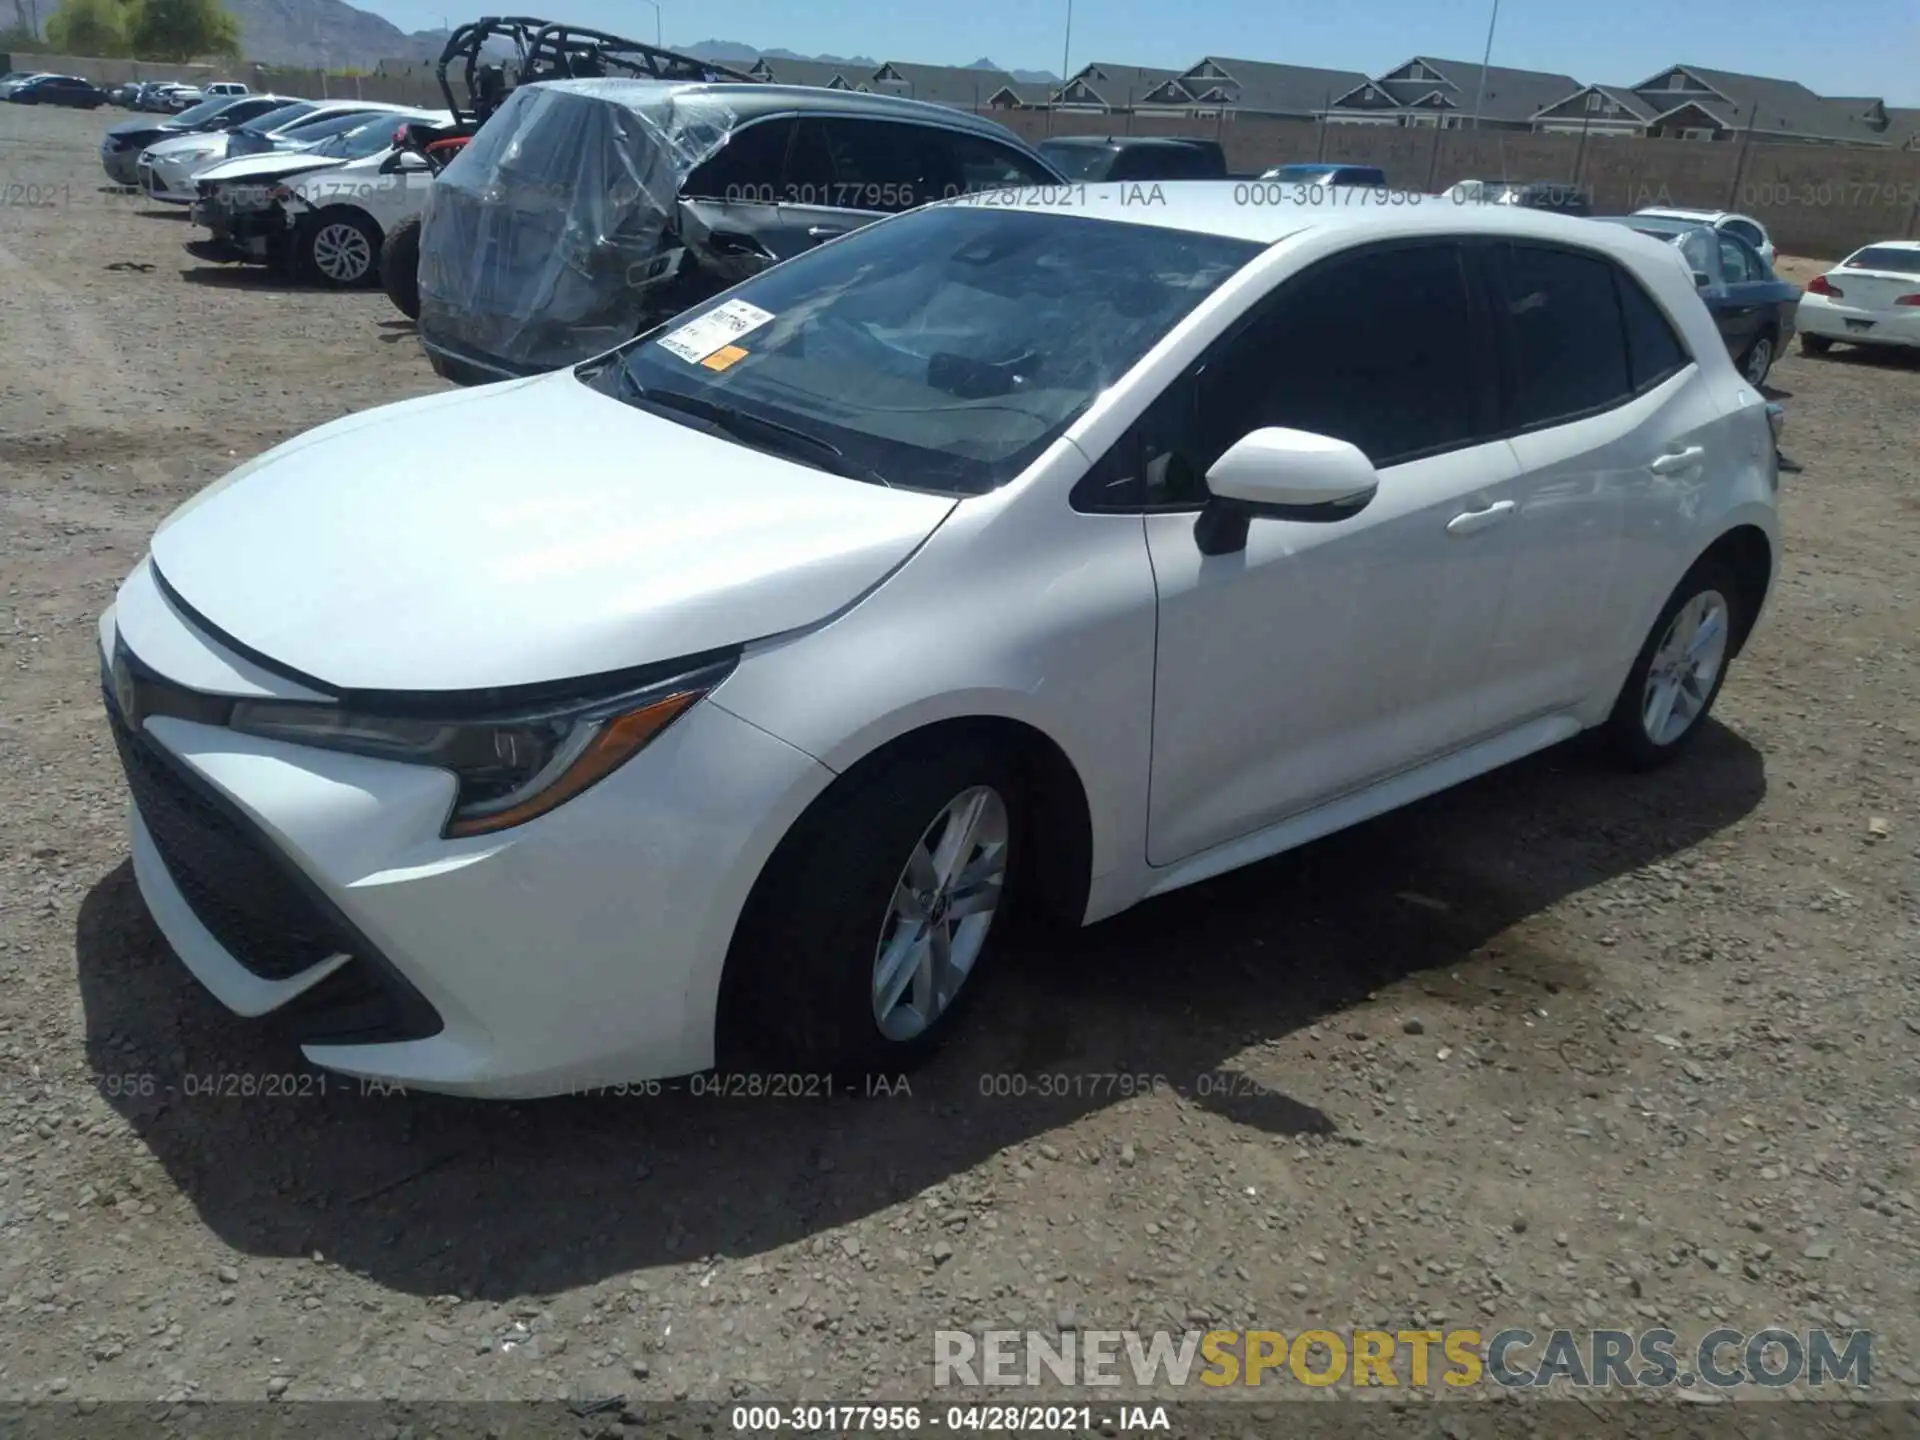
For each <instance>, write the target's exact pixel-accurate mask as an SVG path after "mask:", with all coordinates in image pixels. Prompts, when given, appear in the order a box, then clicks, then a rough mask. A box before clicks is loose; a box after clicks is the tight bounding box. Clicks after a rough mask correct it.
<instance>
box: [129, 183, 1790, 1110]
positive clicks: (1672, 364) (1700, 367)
mask: <svg viewBox="0 0 1920 1440" xmlns="http://www.w3.org/2000/svg"><path fill="white" fill-rule="evenodd" d="M1260 198H1262V199H1268V198H1282V197H1264V196H1263V197H1260ZM1401 198H1402V199H1403V200H1404V202H1405V203H1400V204H1392V205H1389V204H1385V203H1382V204H1370V205H1362V204H1356V203H1353V202H1352V201H1351V199H1349V200H1347V201H1343V202H1337V203H1329V204H1326V205H1321V206H1302V205H1289V204H1286V203H1284V202H1283V203H1280V204H1277V205H1275V204H1268V205H1254V204H1251V203H1244V202H1246V201H1247V192H1246V187H1235V186H1234V185H1232V184H1228V183H1190V184H1182V185H1166V186H1163V187H1160V188H1159V189H1158V190H1156V191H1154V192H1151V195H1150V197H1143V196H1142V194H1141V192H1140V191H1139V187H1130V188H1129V187H1099V186H1090V187H1073V188H1071V189H1063V190H1059V191H1055V192H1051V193H1040V192H1031V191H1029V192H1024V193H1019V194H1009V195H996V196H989V197H973V198H972V199H969V200H963V201H960V202H955V203H947V204H941V205H935V206H932V207H928V208H923V209H919V210H915V211H911V212H908V213H905V214H902V215H900V216H897V217H895V218H892V219H888V220H885V221H882V222H880V223H878V224H875V225H873V226H870V227H867V228H865V229H862V230H859V231H857V232H854V233H852V234H849V235H847V236H845V237H844V238H840V239H836V240H833V241H831V242H830V243H828V244H826V245H823V246H821V247H819V248H818V249H815V250H813V251H811V252H809V253H807V254H804V255H802V256H801V257H799V258H797V259H794V260H791V261H789V262H788V263H786V264H783V265H780V266H778V267H776V268H773V269H770V270H767V271H765V272H764V273H762V274H761V275H759V276H758V277H756V278H754V279H751V280H748V281H746V282H745V283H743V284H741V285H739V286H737V287H736V288H735V289H733V290H732V291H730V292H728V293H727V294H725V295H723V296H721V297H719V298H718V299H716V300H714V301H712V302H710V303H708V304H705V305H703V306H701V307H699V308H698V309H696V310H694V311H689V312H688V313H687V314H685V315H683V316H681V317H679V318H678V319H677V320H675V321H673V322H671V323H669V324H668V325H667V326H665V327H663V328H661V329H659V330H657V331H654V332H652V333H651V334H649V335H647V336H644V337H641V338H639V339H637V340H635V341H633V342H631V343H629V344H628V345H626V346H624V347H622V348H621V349H620V350H618V351H615V352H613V353H612V354H610V355H607V356H603V357H600V358H598V359H596V360H594V361H591V362H588V363H587V364H585V365H583V366H581V367H579V368H578V369H575V370H568V371H560V372H556V373H553V374H549V375H543V376H537V377H534V378H532V379H528V380H518V381H509V382H507V383H504V384H499V385H493V386H489V387H485V388H481V389H473V390H463V391H458V392H454V393H449V394H439V395H432V396H428V397H425V398H422V399H417V400H412V401H407V402H404V403H401V404H396V405H390V406H386V407H384V408H381V409H378V410H373V411H368V412H365V413H362V414H357V415H352V416H348V417H347V418H345V419H341V420H337V421H335V422H333V423H331V424H328V425H324V426H322V427H320V428H319V429H317V430H314V431H311V432H309V433H307V434H305V435H302V436H300V437H298V438H297V439H294V440H291V441H289V442H287V443H286V444H284V445H281V446H279V447H277V448H275V449H273V450H271V451H269V452H267V453H266V454H264V455H261V456H259V457H257V458H256V459H254V460H251V461H249V462H248V463H246V464H244V465H242V466H241V467H240V468H239V469H238V470H236V471H234V472H233V473H232V474H231V475H229V476H228V477H226V478H225V479H224V480H221V481H219V482H218V483H216V484H214V485H213V486H211V487H210V488H208V489H207V490H205V491H204V492H202V493H201V494H200V495H198V496H197V497H195V498H194V499H192V500H190V501H189V502H188V503H187V504H185V505H184V506H182V507H181V508H180V509H179V510H178V511H177V512H176V513H175V514H174V515H173V516H171V517H170V518H169V519H168V520H167V521H166V522H165V524H163V525H162V527H161V528H160V530H159V531H158V532H157V533H156V535H155V537H154V540H153V544H152V550H151V554H150V555H149V556H148V557H147V558H145V559H143V560H142V561H141V563H140V565H139V567H138V568H137V569H135V571H134V572H133V574H132V575H131V576H130V577H129V578H128V579H127V581H126V582H125V584H124V586H123V587H122V589H121V590H120V592H119V595H118V597H117V599H116V601H115V603H114V605H113V607H112V609H111V610H109V611H108V613H107V614H106V615H105V616H104V617H103V619H102V621H101V625H100V641H101V646H102V656H103V663H104V682H105V691H106V703H107V706H108V709H109V713H110V717H111V723H112V727H113V731H114V734H115V736H116V738H117V740H118V744H119V749H120V754H121V758H122V760H123V761H124V764H125V768H126V772H127V775H128V778H129V781H130V783H131V789H132V792H133V799H134V807H133V816H132V849H133V859H134V868H135V874H136V875H137V877H138V881H139V885H140V889H141V891H142V893H143V894H144V895H145V897H146V901H147V903H148V905H149V907H150V908H151V910H152V912H153V915H154V917H155V919H156V920H157V921H158V922H159V925H160V928H161V929H162V931H163V932H164V933H165V935H166V937H167V938H168V940H169V941H170V942H171V944H172V946H173V948H174V949H175V950H176V951H177V952H178V953H179V955H180V958H181V959H182V960H183V961H184V962H185V963H186V965H187V966H188V968H189V969H191V970H192V972H193V973H194V974H195V975H197V976H198V977H199V979H200V980H201V981H202V982H203V983H204V984H205V985H206V987H207V988H208V989H209V990H211V991H212V992H213V994H214V995H216V996H217V997H218V998H219V999H220V1000H221V1001H222V1002H223V1003H224V1004H226V1005H227V1006H228V1007H229V1008H230V1009H232V1010H234V1011H236V1012H238V1013H240V1014H242V1015H249V1016H253V1015H263V1014H265V1013H267V1012H270V1011H285V1012H286V1017H285V1018H287V1019H289V1020H291V1021H294V1022H295V1023H296V1024H297V1026H298V1030H297V1032H296V1033H298V1034H300V1035H301V1036H302V1037H303V1041H302V1043H303V1045H304V1049H305V1053H306V1054H307V1056H308V1057H309V1058H310V1059H312V1060H313V1061H315V1062H317V1063H318V1064H321V1065H324V1066H328V1067H332V1068H334V1069H336V1070H340V1071H344V1072H348V1073H351V1074H357V1075H361V1076H367V1077H378V1078H379V1079H381V1080H383V1081H388V1082H394V1083H399V1084H405V1085H413V1086H419V1087H423V1088H429V1089H439V1090H447V1091H455V1092H463V1093H468V1094H477V1095H498V1096H534V1095H543V1094H555V1093H561V1092H565V1091H569V1090H572V1089H575V1088H579V1087H588V1086H595V1085H602V1084H610V1083H618V1082H624V1081H634V1080H640V1079H646V1078H654V1077H665V1076H671V1075H677V1074H685V1073H689V1072H695V1071H699V1070H702V1069H705V1068H707V1067H709V1066H711V1065H714V1064H716V1063H718V1064H723V1065H729V1066H731V1065H735V1064H738V1065H741V1066H745V1065H749V1064H751V1065H752V1066H754V1067H756V1068H758V1067H778V1069H779V1070H780V1071H781V1072H782V1073H788V1074H809V1075H812V1074H835V1075H842V1076H844V1075H848V1074H856V1073H863V1072H864V1073H872V1072H875V1071H881V1072H893V1071H898V1070H901V1069H904V1068H905V1067H907V1066H909V1065H911V1064H913V1063H915V1062H917V1061H918V1060H920V1059H921V1058H923V1057H924V1055H925V1054H926V1052H927V1051H928V1050H929V1048H930V1047H931V1046H932V1045H933V1044H934V1043H935V1042H937V1041H938V1040H939V1039H940V1037H941V1036H942V1035H943V1034H944V1033H946V1032H947V1031H948V1029H949V1028H950V1026H951V1024H952V1023H953V1021H954V1020H955V1018H956V1015H957V1013H958V1002H962V1001H964V1000H965V999H966V998H967V997H968V995H969V994H971V993H972V992H973V991H974V989H975V988H977V987H976V986H975V984H974V982H975V979H976V977H977V976H978V974H979V973H980V971H981V968H982V967H983V966H984V965H987V964H988V963H990V961H991V960H992V957H993V954H994V951H995V948H996V946H997V945H998V944H999V943H1001V942H1002V941H1003V940H1004V937H1005V933H1006V930H1007V926H1008V923H1009V921H1011V920H1014V919H1016V918H1018V916H1019V915H1020V914H1022V913H1025V914H1028V915H1033V916H1052V917H1056V918H1062V919H1065V920H1066V921H1068V922H1070V923H1090V922H1093V921H1096V920H1099V919H1101V918H1102V917H1105V916H1109V915H1113V914H1114V913H1116V912H1118V911H1121V910H1124V909H1126V908H1127V907H1129V906H1131V905H1133V904H1136V903H1137V902H1139V901H1141V900H1144V899H1146V898H1147V897H1149V896H1153V895H1159V894H1163V893H1165V892H1167V891H1170V890H1174V889H1177V888H1179V887H1181V886H1183V885H1188V884H1192V883H1193V882H1195V881H1198V880H1203V879H1205V878H1207V877H1209V876H1212V875H1217V874H1219V873H1220V872H1222V871H1226V870H1230V869H1233V868H1234V867H1236V866H1240V865H1245V864H1248V863H1249V862H1251V861H1255V860H1259V859H1261V858H1262V857H1264V856H1269V855H1272V854H1274V853H1276V852H1278V851H1282V850H1286V849H1288V848H1289V847H1292V846H1296V845H1299V844H1302V843H1303V842H1306V841H1309V840H1312V839H1314V838H1315V837H1317V836H1321V835H1325V834H1327V833H1328V832H1330V831H1333V830H1337V829H1339V828H1341V827H1343V826H1347V825H1351V824H1353V823H1355V822H1356V821H1360V820H1363V819H1365V818H1367V817H1368V816H1372V815H1376V814H1378V813H1380V812H1382V811H1386V810H1390V809H1392V808H1394V807H1396V806H1400V805H1404V804H1406V803H1407V802H1409V801H1412V800H1414V799H1416V798H1418V797H1420V796H1423V795H1427V794H1429V793H1431V792H1433V791H1437V790H1440V789H1442V788H1443V787H1446V786H1449V785H1452V784H1455V783H1457V782H1459V781H1462V780H1465V779H1467V778H1469V777H1470V776H1473V775H1477V774H1479V773H1481V772H1483V771H1486V770H1488V769H1491V768H1493V767H1495V766H1498V765H1502V764H1505V763H1507V762H1509V761H1512V760H1514V759H1516V758H1518V757H1520V756H1523V755H1526V754H1528V753H1529V752H1531V751H1537V750H1539V749H1541V748H1542V747H1545V746H1549V745H1552V744H1554V743H1556V742H1558V741H1562V740H1565V739H1567V738H1569V737H1571V736H1573V735H1575V734H1577V733H1579V732H1581V731H1583V730H1590V729H1593V730H1599V731H1602V732H1604V733H1605V735H1606V737H1607V738H1608V740H1609V741H1610V742H1611V743H1612V746H1613V748H1614V749H1615V750H1616V751H1617V752H1618V753H1619V755H1621V756H1622V757H1623V758H1624V759H1626V760H1627V761H1628V762H1630V763H1633V764H1637V765H1649V764H1652V763H1656V762H1659V761H1661V760H1664V759H1667V758H1669V757H1671V756H1672V755H1674V754H1675V753H1676V752H1678V751H1679V750H1681V749H1682V748H1683V747H1685V746H1686V745H1687V743H1688V742H1689V741H1690V740H1692V739H1693V738H1694V737H1695V735H1696V734H1698V732H1699V731H1700V729H1701V726H1702V722H1703V720H1704V718H1705V716H1706V714H1707V712H1708V709H1709V708H1710V707H1711V705H1712V704H1713V700H1714V697H1715V695H1716V693H1717V692H1718V690H1719V687H1720V684H1721V681H1722V679H1723V678H1724V676H1725V674H1726V668H1727V665H1728V662H1729V661H1730V660H1731V659H1732V658H1733V657H1734V656H1735V655H1736V654H1737V653H1738V652H1739V650H1740V648H1741V645H1742V644H1743V642H1744V641H1745V640H1746V639H1747V636H1748V634H1749V633H1750V631H1751V629H1752V627H1753V625H1754V622H1755V619H1756V617H1757V616H1758V614H1759V613H1760V609H1761V605H1762V602H1763V601H1764V599H1765V597H1766V595H1767V592H1768V588H1769V584H1770V582H1771V579H1772V577H1773V575H1774V574H1775V573H1776V572H1777V570H1778V566H1779V538H1778V533H1779V532H1778V527H1777V524H1776V518H1775V491H1776V488H1777V486H1778V483H1779V481H1778V471H1777V468H1776V462H1775V449H1774V430H1775V428H1776V425H1777V420H1778V412H1777V410H1772V409H1770V408H1769V407H1768V406H1767V405H1766V404H1765V402H1764V401H1763V400H1762V399H1761V397H1760V396H1759V395H1758V394H1757V393H1756V392H1755V391H1754V390H1753V389H1752V388H1750V387H1749V386H1748V385H1747V384H1746V383H1745V382H1744V381H1743V380H1742V379H1741V377H1740V376H1739V374H1738V373H1737V372H1736V371H1735V369H1734V368H1733V365H1732V362H1731V361H1730V360H1729V359H1728V358H1727V351H1726V347H1725V345H1724V344H1723V343H1722V342H1721V340H1720V337H1719V334H1718V332H1717V331H1716V330H1715V328H1714V324H1713V321H1712V319H1711V317H1710V316H1709V315H1708V313H1707V311H1706V309H1705V308H1704V307H1703V306H1702V304H1701V302H1700V300H1699V298H1698V296H1697V295H1696V294H1695V293H1694V287H1693V280H1692V277H1691V275H1689V274H1688V272H1687V269H1686V266H1685V264H1684V262H1683V261H1682V260H1681V258H1680V257H1679V255H1678V253H1677V252H1676V251H1674V250H1673V249H1672V247H1670V246H1666V245H1662V244H1660V243H1658V242H1656V241H1654V240H1649V239H1646V238H1644V237H1641V236H1638V235H1635V234H1633V233H1632V232H1631V231H1628V230H1625V229H1623V228H1621V227H1616V226H1608V225H1595V224H1592V223H1591V222H1588V221H1584V220H1577V219H1570V218H1567V217H1563V216H1557V215H1553V214H1549V213H1544V212H1539V211H1532V210H1526V209H1521V208H1516V207H1505V206H1499V207H1494V206H1486V207H1482V206H1467V207H1462V206H1457V205H1453V204H1440V203H1430V202H1429V203H1422V202H1421V201H1420V198H1419V197H1401Z"/></svg>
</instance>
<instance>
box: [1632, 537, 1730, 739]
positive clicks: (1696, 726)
mask: <svg viewBox="0 0 1920 1440" xmlns="http://www.w3.org/2000/svg"><path fill="white" fill-rule="evenodd" d="M1716 607H1717V608H1718V610H1719V621H1718V640H1717V641H1713V640H1708V641H1707V642H1706V645H1705V647H1704V648H1707V649H1713V650H1716V651H1717V654H1715V655H1714V657H1713V660H1712V669H1711V673H1706V671H1705V667H1704V666H1703V665H1702V664H1701V663H1699V661H1698V660H1696V663H1695V664H1694V665H1693V666H1692V667H1691V669H1690V672H1689V678H1688V679H1687V680H1686V681H1685V682H1684V683H1680V684H1677V685H1676V686H1675V687H1674V689H1673V691H1672V695H1673V701H1672V704H1671V707H1670V708H1667V709H1666V712H1665V713H1666V714H1667V717H1668V718H1667V720H1666V722H1665V723H1656V722H1657V721H1659V718H1660V715H1661V713H1662V712H1661V710H1660V709H1656V703H1655V702H1656V698H1658V699H1659V700H1660V701H1662V702H1663V703H1664V702H1665V699H1666V696H1665V694H1664V693H1663V694H1662V695H1660V696H1659V697H1656V694H1655V690H1656V683H1657V682H1654V678H1653V677H1654V676H1655V673H1656V667H1659V668H1661V669H1665V668H1666V665H1667V661H1668V659H1669V658H1670V659H1672V660H1673V661H1674V662H1675V664H1676V666H1677V664H1678V662H1679V660H1680V653H1679V651H1678V649H1677V648H1676V647H1678V646H1683V645H1685V644H1686V643H1687V640H1688V636H1689V634H1690V633H1693V631H1694V626H1695V624H1696V617H1698V618H1700V619H1705V618H1708V617H1710V616H1711V615H1712V613H1713V611H1714V610H1715V608H1716ZM1752 619H1753V617H1752V616H1750V615H1748V614H1747V613H1746V602H1745V600H1744V599H1743V598H1742V596H1741V592H1740V584H1739V579H1738V577H1737V576H1736V575H1735V574H1734V573H1733V570H1732V568H1731V567H1730V566H1728V565H1727V564H1726V563H1725V562H1724V561H1722V560H1719V559H1717V558H1715V557H1713V556H1706V557H1704V558H1703V559H1701V560H1700V561H1699V563H1697V564H1696V565H1695V566H1694V567H1693V569H1691V570H1689V571H1688V572H1687V574H1686V577H1685V578H1684V579H1683V580H1681V582H1680V583H1679V585H1677V586H1675V587H1674V592H1673V594H1672V595H1671V596H1670V597H1668V599H1667V603H1666V604H1665V605H1664V606H1662V607H1661V610H1660V618H1659V619H1657V620H1655V621H1654V622H1653V629H1652V630H1651V631H1649V632H1648V634H1647V639H1646V643H1645V644H1643V645H1642V646H1641V647H1640V653H1639V654H1638V655H1637V656H1635V657H1634V661H1633V668H1632V669H1631V670H1629V671H1628V672H1627V679H1626V683H1625V684H1624V685H1622V686H1621V687H1620V695H1619V698H1618V699H1616V700H1615V701H1614V705H1613V713H1612V714H1611V715H1609V716H1608V717H1607V721H1606V725H1605V726H1604V727H1603V728H1604V738H1605V741H1606V745H1607V748H1608V749H1609V750H1610V751H1611V752H1612V755H1613V757H1614V759H1615V760H1617V761H1618V762H1620V763H1621V764H1623V765H1625V766H1626V767H1627V768H1628V769H1631V770H1651V769H1653V768H1655V767H1656V766H1659V765H1664V764H1666V763H1667V762H1668V761H1670V760H1672V759H1673V758H1674V757H1676V756H1677V755H1679V754H1680V753H1681V752H1683V751H1684V750H1685V749H1686V748H1687V747H1688V746H1689V745H1691V744H1692V743H1693V742H1694V740H1695V738H1696V737H1697V736H1698V735H1699V734H1700V731H1701V730H1702V729H1703V728H1704V725H1705V721H1706V718H1707V715H1708V713H1709V712H1710V711H1711V710H1712V709H1713V702H1714V701H1715V700H1716V699H1717V698H1718V697H1719V694H1720V686H1721V685H1722V684H1723V683H1724V682H1725V680H1726V678H1727V664H1728V662H1729V661H1730V660H1731V659H1732V657H1733V652H1734V650H1735V649H1737V648H1738V646H1739V642H1740V641H1741V640H1742V639H1743V638H1744V637H1745V634H1746V627H1747V626H1748V625H1749V624H1751V623H1752ZM1693 648H1695V649H1701V648H1703V647H1701V646H1699V645H1696V646H1694V647H1693ZM1671 673H1673V674H1678V671H1677V669H1676V670H1675V671H1673V672H1671ZM1682 712H1684V719H1682Z"/></svg>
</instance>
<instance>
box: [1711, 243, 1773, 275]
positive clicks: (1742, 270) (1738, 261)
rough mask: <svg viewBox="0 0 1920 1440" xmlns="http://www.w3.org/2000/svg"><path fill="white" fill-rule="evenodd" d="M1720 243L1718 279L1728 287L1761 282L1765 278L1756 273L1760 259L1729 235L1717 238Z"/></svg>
mask: <svg viewBox="0 0 1920 1440" xmlns="http://www.w3.org/2000/svg"><path fill="white" fill-rule="evenodd" d="M1718 238H1719V241H1720V278H1721V279H1723V280H1724V281H1726V283H1727V284H1729V285H1741V284H1744V283H1745V282H1747V281H1749V280H1763V279H1765V278H1766V277H1765V276H1763V275H1761V274H1759V273H1758V268H1759V266H1758V262H1759V259H1760V257H1759V256H1758V255H1755V254H1754V253H1753V252H1752V251H1751V250H1749V249H1747V247H1746V246H1744V245H1742V244H1741V243H1740V242H1739V241H1738V240H1736V239H1734V238H1733V236H1731V235H1722V236H1719V237H1718Z"/></svg>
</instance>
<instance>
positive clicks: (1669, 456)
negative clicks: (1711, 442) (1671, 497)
mask: <svg viewBox="0 0 1920 1440" xmlns="http://www.w3.org/2000/svg"><path fill="white" fill-rule="evenodd" d="M1706 453H1707V452H1706V450H1705V449H1704V448H1703V447H1702V446H1699V445H1689V446H1687V448H1686V449H1684V450H1669V451H1668V452H1667V453H1666V454H1664V455H1661V456H1658V457H1656V458H1655V459H1654V460H1652V461H1650V462H1649V463H1648V465H1647V468H1648V469H1649V470H1651V471H1652V472H1653V473H1654V474H1656V475H1677V474H1679V473H1680V472H1681V471H1682V470H1697V469H1699V468H1700V457H1701V456H1702V455H1705V454H1706Z"/></svg>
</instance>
